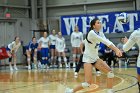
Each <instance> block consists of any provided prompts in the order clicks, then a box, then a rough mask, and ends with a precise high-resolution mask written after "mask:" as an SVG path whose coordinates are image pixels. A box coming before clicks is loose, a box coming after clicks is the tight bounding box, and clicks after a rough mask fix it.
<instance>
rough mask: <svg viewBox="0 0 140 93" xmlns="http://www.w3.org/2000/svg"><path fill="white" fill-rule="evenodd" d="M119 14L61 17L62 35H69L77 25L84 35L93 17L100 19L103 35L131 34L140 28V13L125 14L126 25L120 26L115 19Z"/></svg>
mask: <svg viewBox="0 0 140 93" xmlns="http://www.w3.org/2000/svg"><path fill="white" fill-rule="evenodd" d="M120 13H121V12H110V13H102V14H87V15H71V16H61V31H62V34H63V35H70V34H71V33H72V32H73V31H74V26H75V25H78V27H79V31H81V32H83V33H84V34H86V33H87V31H88V29H89V27H90V21H91V20H92V19H94V18H95V17H97V18H99V19H100V21H101V23H102V29H101V31H103V32H104V33H121V32H131V31H134V30H136V29H137V28H140V11H131V12H126V13H128V16H129V22H128V23H127V24H120V23H119V22H118V20H117V19H116V18H117V16H118V15H119V14H120Z"/></svg>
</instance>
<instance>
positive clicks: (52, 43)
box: [49, 30, 57, 67]
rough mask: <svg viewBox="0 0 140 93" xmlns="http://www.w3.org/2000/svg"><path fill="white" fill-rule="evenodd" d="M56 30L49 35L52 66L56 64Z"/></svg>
mask: <svg viewBox="0 0 140 93" xmlns="http://www.w3.org/2000/svg"><path fill="white" fill-rule="evenodd" d="M56 38H57V35H56V31H55V30H52V34H51V35H49V39H50V49H51V66H53V67H55V66H56V49H55V43H56Z"/></svg>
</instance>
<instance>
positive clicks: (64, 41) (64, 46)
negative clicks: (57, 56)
mask: <svg viewBox="0 0 140 93" xmlns="http://www.w3.org/2000/svg"><path fill="white" fill-rule="evenodd" d="M63 43H64V49H65V48H66V43H65V39H64V42H63Z"/></svg>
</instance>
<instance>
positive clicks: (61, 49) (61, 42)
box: [56, 37, 66, 52]
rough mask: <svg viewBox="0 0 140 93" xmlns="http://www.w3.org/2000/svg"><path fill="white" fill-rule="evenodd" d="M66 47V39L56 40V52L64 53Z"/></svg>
mask: <svg viewBox="0 0 140 93" xmlns="http://www.w3.org/2000/svg"><path fill="white" fill-rule="evenodd" d="M65 46H66V45H65V38H64V37H62V38H59V37H57V39H56V50H57V51H58V52H64V50H65Z"/></svg>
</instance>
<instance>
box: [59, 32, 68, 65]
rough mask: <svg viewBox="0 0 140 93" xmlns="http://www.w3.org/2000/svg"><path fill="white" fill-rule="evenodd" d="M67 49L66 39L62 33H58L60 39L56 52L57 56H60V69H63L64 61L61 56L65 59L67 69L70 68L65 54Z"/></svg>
mask: <svg viewBox="0 0 140 93" xmlns="http://www.w3.org/2000/svg"><path fill="white" fill-rule="evenodd" d="M65 47H66V44H65V38H64V37H62V33H61V32H58V37H57V39H56V51H57V54H58V62H59V63H58V64H59V67H62V59H61V56H62V57H63V60H64V62H65V67H69V66H68V65H67V58H66V54H65Z"/></svg>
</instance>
